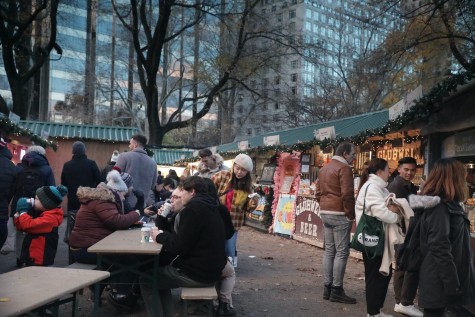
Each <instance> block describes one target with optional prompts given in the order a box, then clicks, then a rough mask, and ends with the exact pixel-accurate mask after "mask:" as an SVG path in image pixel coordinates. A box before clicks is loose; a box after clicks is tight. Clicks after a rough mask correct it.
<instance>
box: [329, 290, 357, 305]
mask: <svg viewBox="0 0 475 317" xmlns="http://www.w3.org/2000/svg"><path fill="white" fill-rule="evenodd" d="M330 302H337V303H343V304H356V298H353V297H349V296H347V295H346V294H345V290H344V289H343V286H340V287H335V286H332V288H331V294H330Z"/></svg>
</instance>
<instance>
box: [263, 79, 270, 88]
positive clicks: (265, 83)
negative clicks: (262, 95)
mask: <svg viewBox="0 0 475 317" xmlns="http://www.w3.org/2000/svg"><path fill="white" fill-rule="evenodd" d="M268 83H269V80H268V79H267V78H263V79H262V87H267V84H268Z"/></svg>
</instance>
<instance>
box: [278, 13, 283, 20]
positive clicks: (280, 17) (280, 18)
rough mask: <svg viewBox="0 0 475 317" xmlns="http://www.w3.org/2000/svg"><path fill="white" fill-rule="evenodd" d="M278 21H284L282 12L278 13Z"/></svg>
mask: <svg viewBox="0 0 475 317" xmlns="http://www.w3.org/2000/svg"><path fill="white" fill-rule="evenodd" d="M277 22H282V13H277Z"/></svg>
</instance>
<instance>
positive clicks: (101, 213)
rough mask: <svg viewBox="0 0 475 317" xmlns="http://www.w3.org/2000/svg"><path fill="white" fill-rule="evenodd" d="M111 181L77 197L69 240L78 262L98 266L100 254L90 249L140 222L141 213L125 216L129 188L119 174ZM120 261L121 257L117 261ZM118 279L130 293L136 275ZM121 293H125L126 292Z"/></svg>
mask: <svg viewBox="0 0 475 317" xmlns="http://www.w3.org/2000/svg"><path fill="white" fill-rule="evenodd" d="M107 180H108V181H107V184H105V183H100V184H99V185H98V186H97V187H96V188H91V187H79V188H78V192H77V196H78V199H79V201H80V202H81V206H80V207H79V210H78V213H77V215H76V222H75V224H74V228H73V230H72V232H71V236H70V238H69V248H70V250H71V255H72V258H73V260H74V261H75V262H79V263H87V264H96V263H97V254H95V253H90V252H88V251H87V249H88V248H89V247H90V246H92V245H93V244H95V243H97V242H99V241H100V240H102V239H104V238H105V237H107V236H108V235H110V234H111V233H112V232H114V231H115V230H120V229H127V228H129V227H130V226H132V225H133V224H135V223H136V222H137V221H138V220H139V219H140V212H139V211H138V210H136V211H132V212H129V213H127V214H124V209H123V208H124V202H123V201H124V197H125V194H126V193H127V191H128V188H127V185H126V184H125V183H124V181H123V180H122V178H121V176H120V174H119V172H118V171H116V170H112V171H110V172H109V174H107ZM118 257H120V255H119V256H117V257H116V258H118ZM121 258H125V257H124V256H122V257H121ZM131 260H132V259H131ZM124 261H128V259H125V260H124ZM118 279H119V282H121V281H124V283H123V284H120V283H119V284H118V285H120V287H122V288H124V289H127V290H129V289H130V287H131V284H132V283H133V281H134V279H135V275H133V274H121V275H120V276H119V278H118ZM118 288H119V287H118ZM121 291H123V292H125V290H121ZM101 292H102V290H101ZM133 304H135V303H133ZM130 306H133V305H132V304H131V305H130Z"/></svg>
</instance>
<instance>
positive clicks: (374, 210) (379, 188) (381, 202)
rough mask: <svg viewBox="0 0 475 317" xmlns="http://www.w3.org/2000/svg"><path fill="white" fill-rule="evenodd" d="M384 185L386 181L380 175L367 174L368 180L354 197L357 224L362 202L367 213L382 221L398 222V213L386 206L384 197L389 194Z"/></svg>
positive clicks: (361, 212)
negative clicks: (356, 196) (355, 197)
mask: <svg viewBox="0 0 475 317" xmlns="http://www.w3.org/2000/svg"><path fill="white" fill-rule="evenodd" d="M386 185H387V183H386V182H385V181H384V180H383V179H382V178H381V177H379V176H377V175H375V174H370V175H369V178H368V180H367V181H366V183H364V184H363V187H361V189H360V191H359V192H358V198H357V199H356V205H355V212H356V225H357V226H358V223H359V221H360V219H361V215H362V214H363V204H364V203H365V208H366V210H365V212H366V214H367V215H370V216H372V217H376V218H378V219H379V220H381V221H382V222H384V223H396V222H398V220H399V217H398V215H397V214H395V213H394V212H392V211H391V210H389V209H388V207H387V206H386V198H387V197H388V196H389V191H388V190H387V189H386ZM368 186H369V187H368ZM366 188H368V191H366ZM365 193H366V195H365Z"/></svg>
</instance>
